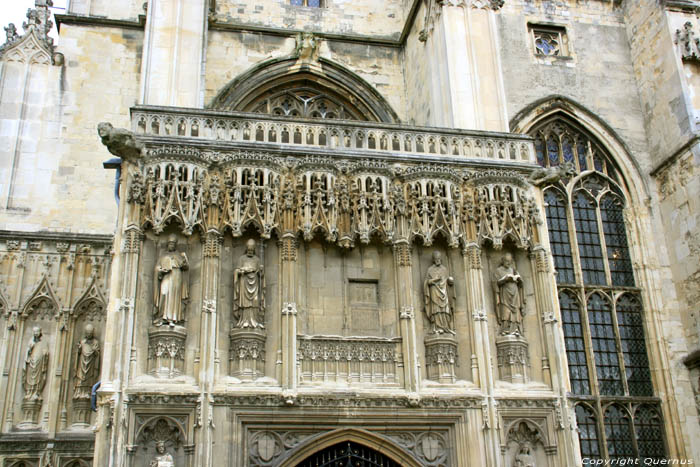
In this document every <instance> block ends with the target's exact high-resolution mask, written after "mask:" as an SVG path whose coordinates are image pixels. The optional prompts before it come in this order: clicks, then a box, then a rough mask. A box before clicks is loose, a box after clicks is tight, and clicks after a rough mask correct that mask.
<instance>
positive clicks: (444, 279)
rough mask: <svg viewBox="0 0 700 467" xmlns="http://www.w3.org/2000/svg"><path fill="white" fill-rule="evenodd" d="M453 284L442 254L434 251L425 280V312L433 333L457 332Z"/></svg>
mask: <svg viewBox="0 0 700 467" xmlns="http://www.w3.org/2000/svg"><path fill="white" fill-rule="evenodd" d="M453 285H454V279H453V278H452V277H451V276H450V275H449V272H448V271H447V268H446V267H445V266H444V265H443V264H442V255H441V254H440V252H439V251H435V252H433V264H432V265H431V266H430V267H429V268H428V272H427V273H426V275H425V281H424V282H423V298H424V304H425V314H426V316H427V317H428V321H430V328H431V332H432V333H433V334H455V330H454V315H453V312H454V302H455V299H454V288H453Z"/></svg>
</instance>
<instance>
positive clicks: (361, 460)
mask: <svg viewBox="0 0 700 467" xmlns="http://www.w3.org/2000/svg"><path fill="white" fill-rule="evenodd" d="M345 466H348V467H349V466H353V467H360V466H362V467H365V466H366V467H380V466H381V467H399V464H398V463H396V462H394V461H393V460H392V459H390V458H388V457H387V456H385V455H384V454H382V453H381V452H378V451H375V450H374V449H372V448H368V447H367V446H364V445H362V444H359V443H356V442H354V441H350V440H347V441H341V442H340V443H337V444H334V445H332V446H328V447H327V448H325V449H322V450H320V451H318V452H315V453H314V454H312V455H310V456H309V457H307V458H306V459H304V460H303V461H301V462H299V463H298V464H297V467H345Z"/></svg>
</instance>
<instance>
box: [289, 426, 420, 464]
mask: <svg viewBox="0 0 700 467" xmlns="http://www.w3.org/2000/svg"><path fill="white" fill-rule="evenodd" d="M344 443H350V444H351V445H357V446H360V447H364V448H367V450H369V451H374V452H375V453H378V454H380V455H382V456H383V457H384V458H386V459H388V460H389V461H390V462H393V463H394V464H390V465H400V466H402V467H420V466H421V464H420V463H419V462H418V461H417V460H416V459H415V458H414V457H413V456H412V455H411V454H409V453H408V452H406V451H405V450H404V449H403V448H401V447H399V446H398V445H396V444H395V443H394V442H393V441H391V440H389V439H388V438H385V437H383V436H380V435H377V434H375V433H371V432H369V431H365V430H360V429H357V428H341V429H338V430H334V431H331V432H327V433H322V434H320V435H317V436H313V437H311V438H309V439H307V440H306V442H305V443H303V444H302V445H301V446H298V447H297V448H295V449H294V450H292V451H290V452H289V453H288V454H287V455H286V456H285V457H284V458H283V459H282V461H281V462H280V463H279V464H278V465H279V467H296V466H297V465H304V464H303V462H304V461H305V460H307V459H309V458H310V457H312V456H314V455H315V454H316V453H320V452H322V451H324V450H325V449H328V448H332V447H335V446H337V447H338V448H339V449H342V448H343V446H342V444H344ZM363 465H365V464H363ZM367 465H372V464H367Z"/></svg>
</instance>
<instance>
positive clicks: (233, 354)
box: [216, 232, 281, 382]
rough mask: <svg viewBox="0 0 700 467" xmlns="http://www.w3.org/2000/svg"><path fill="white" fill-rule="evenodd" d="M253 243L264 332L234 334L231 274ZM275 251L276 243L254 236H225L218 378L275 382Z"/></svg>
mask: <svg viewBox="0 0 700 467" xmlns="http://www.w3.org/2000/svg"><path fill="white" fill-rule="evenodd" d="M251 239H252V240H255V243H256V245H255V254H256V256H258V258H259V259H260V262H261V264H262V265H263V271H264V288H263V294H264V307H263V308H264V310H263V312H262V313H261V314H260V315H259V318H260V320H261V321H262V322H261V324H262V325H263V326H264V328H257V329H242V330H236V329H235V326H236V324H237V320H236V319H235V318H234V271H235V270H236V268H237V267H238V265H237V263H238V261H239V260H240V258H241V256H243V255H245V253H246V244H247V243H248V241H249V240H251ZM279 261H280V259H279V249H278V246H277V239H276V238H272V239H267V240H266V239H262V238H260V236H259V235H256V234H255V233H254V232H247V233H246V234H244V235H243V236H241V237H232V236H231V235H225V237H224V239H223V244H222V248H221V256H220V267H219V277H218V299H217V304H216V308H217V319H218V323H219V324H218V326H217V332H218V342H219V346H220V348H221V350H220V351H219V353H220V359H221V365H222V367H221V374H222V375H229V376H233V377H234V378H237V379H238V380H241V381H255V380H258V381H260V379H261V378H266V379H269V381H270V382H272V380H276V379H278V377H277V375H276V368H275V367H276V365H275V363H276V361H277V356H278V353H279V351H280V350H281V348H280V342H279V339H276V338H270V337H269V336H279V335H280V330H279V313H280V310H281V304H280V303H279V297H278V294H279V293H278V290H279V284H278V276H279Z"/></svg>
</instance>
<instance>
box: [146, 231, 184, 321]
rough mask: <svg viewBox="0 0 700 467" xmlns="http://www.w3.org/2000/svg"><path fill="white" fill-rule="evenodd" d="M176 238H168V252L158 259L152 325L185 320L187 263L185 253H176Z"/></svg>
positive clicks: (173, 236)
mask: <svg viewBox="0 0 700 467" xmlns="http://www.w3.org/2000/svg"><path fill="white" fill-rule="evenodd" d="M176 246H177V237H176V236H175V235H171V236H170V237H168V251H167V253H165V254H164V255H163V256H161V257H160V259H159V260H158V263H157V264H156V270H155V276H156V277H155V287H154V291H155V294H154V299H153V305H154V310H153V323H154V324H155V325H156V326H161V325H163V324H170V325H174V324H179V323H182V322H183V321H184V320H185V315H184V303H185V301H186V300H187V299H188V298H189V290H188V285H187V274H186V271H187V270H188V269H189V262H188V261H187V255H185V253H184V252H183V253H179V254H178V253H177V252H176V251H175V247H176Z"/></svg>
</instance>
